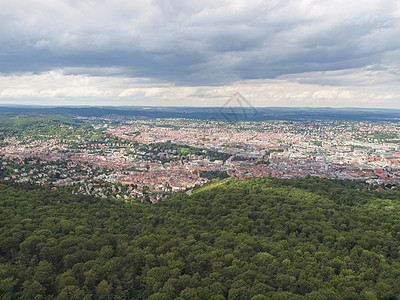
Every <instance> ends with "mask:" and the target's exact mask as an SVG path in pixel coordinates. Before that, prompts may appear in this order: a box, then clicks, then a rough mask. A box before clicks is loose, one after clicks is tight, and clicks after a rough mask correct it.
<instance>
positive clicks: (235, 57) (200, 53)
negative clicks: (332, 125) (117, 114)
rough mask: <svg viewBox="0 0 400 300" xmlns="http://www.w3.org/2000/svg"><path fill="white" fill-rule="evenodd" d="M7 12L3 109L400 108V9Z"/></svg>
mask: <svg viewBox="0 0 400 300" xmlns="http://www.w3.org/2000/svg"><path fill="white" fill-rule="evenodd" d="M0 4H1V10H0V104H42V105H50V104H51V105H157V106H220V105H223V103H225V101H226V100H227V99H229V98H230V97H231V96H232V95H233V94H234V93H235V92H237V91H239V92H240V93H241V94H242V95H243V96H244V97H246V99H247V100H248V101H249V102H250V103H251V104H252V105H253V106H266V107H268V106H322V107H326V106H329V107H349V106H350V107H379V108H384V107H386V108H393V107H395V108H400V1H399V0H358V1H348V0H327V1H325V0H315V1H312V0H264V1H257V0H254V1H253V0H233V1H222V0H202V1H187V0H153V1H150V0H35V1H33V0H18V1H9V0H0Z"/></svg>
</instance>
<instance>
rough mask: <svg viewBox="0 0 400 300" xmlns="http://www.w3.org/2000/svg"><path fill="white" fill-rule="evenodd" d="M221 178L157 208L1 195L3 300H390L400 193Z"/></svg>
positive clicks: (20, 188) (397, 282)
mask: <svg viewBox="0 0 400 300" xmlns="http://www.w3.org/2000/svg"><path fill="white" fill-rule="evenodd" d="M366 188H367V187H366V186H365V185H363V184H361V183H357V182H350V181H339V180H325V179H318V178H312V177H308V178H305V179H291V180H279V179H273V178H253V179H248V180H244V181H239V180H233V179H226V180H225V181H218V180H217V181H214V182H211V183H209V184H207V185H205V186H202V187H198V188H195V189H194V190H192V193H191V195H190V196H189V195H187V194H188V193H185V192H179V193H175V194H172V196H171V197H170V198H169V199H168V200H166V201H164V202H161V203H158V204H155V205H150V204H144V205H140V204H129V203H123V202H117V201H115V200H108V199H96V198H92V197H89V196H82V195H80V196H79V195H78V196H76V195H75V196H74V195H72V194H71V193H70V191H68V187H63V188H58V189H57V190H55V191H52V190H50V188H48V187H34V186H29V185H16V186H11V185H5V184H1V185H0V224H1V226H0V254H1V255H0V297H1V298H2V299H12V298H19V297H21V298H24V299H25V298H29V299H33V298H35V299H43V298H45V299H52V298H56V297H57V299H145V298H147V299H226V298H228V299H253V300H255V299H376V298H381V299H396V298H397V297H398V296H399V295H400V271H399V270H400V257H399V254H400V253H399V249H400V214H399V210H400V202H399V199H400V192H399V191H398V190H391V191H380V192H376V191H368V190H367V189H366Z"/></svg>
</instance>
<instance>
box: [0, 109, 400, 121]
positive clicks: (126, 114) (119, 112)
mask: <svg viewBox="0 0 400 300" xmlns="http://www.w3.org/2000/svg"><path fill="white" fill-rule="evenodd" d="M0 113H14V114H15V113H17V114H19V113H40V114H51V115H55V114H58V115H60V114H61V115H68V116H85V117H105V116H114V117H115V116H118V117H121V118H143V117H144V118H189V119H201V120H210V119H211V120H223V121H231V122H235V121H266V120H292V121H315V120H342V121H343V120H347V121H392V122H398V121H399V120H400V110H396V109H364V108H307V107H301V108H290V107H266V108H260V107H257V108H254V107H229V106H225V107H220V108H218V107H139V106H131V107H111V106H109V107H107V106H104V107H88V106H83V107H76V106H75V107H74V106H71V107H42V106H0Z"/></svg>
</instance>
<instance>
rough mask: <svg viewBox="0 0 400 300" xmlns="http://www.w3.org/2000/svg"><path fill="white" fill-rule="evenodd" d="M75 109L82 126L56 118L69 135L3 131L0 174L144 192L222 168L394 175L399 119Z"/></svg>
mask: <svg viewBox="0 0 400 300" xmlns="http://www.w3.org/2000/svg"><path fill="white" fill-rule="evenodd" d="M77 119H78V120H79V121H80V122H82V123H81V124H84V125H85V126H87V128H89V129H86V132H84V131H82V133H81V134H79V130H78V131H77V128H81V127H79V126H81V125H79V126H78V127H77V128H74V127H68V128H67V126H68V125H63V124H57V123H56V126H59V128H61V129H64V130H70V131H74V135H72V136H69V137H66V136H63V137H60V135H59V132H58V131H57V130H56V131H54V133H53V134H43V135H39V136H35V135H34V136H29V135H25V136H20V137H17V136H13V137H6V138H4V141H3V143H2V147H1V148H0V155H1V157H2V170H3V173H4V175H3V178H4V180H11V181H15V182H31V183H35V184H45V183H51V184H52V185H53V186H54V189H56V188H57V187H58V186H65V185H66V186H73V190H72V193H83V194H91V195H96V196H99V197H107V196H112V197H116V198H122V199H124V200H125V201H133V200H139V201H143V199H144V198H147V200H149V201H151V202H157V201H159V200H164V199H166V198H167V197H168V195H167V194H168V192H174V191H178V190H187V191H188V193H190V189H191V188H193V187H195V186H198V185H202V184H204V183H206V182H209V181H210V180H216V179H218V178H219V179H224V178H228V177H235V178H238V179H245V178H251V177H265V176H267V177H276V178H295V177H306V176H316V177H321V178H332V179H334V178H337V179H349V180H359V181H363V182H365V183H367V184H370V185H373V186H378V187H377V188H386V189H388V188H389V189H390V188H393V187H396V186H398V185H399V184H400V170H399V160H400V146H399V141H400V125H399V124H398V123H394V122H365V121H364V122H354V121H264V122H252V121H241V122H235V123H233V122H227V121H216V120H192V119H184V118H169V119H160V118H156V119H148V118H147V119H131V120H130V119H128V120H119V118H118V117H105V118H102V117H78V118H77ZM89 133H90V137H88V138H87V136H88V135H89ZM102 134H104V136H102ZM11 165H12V166H13V168H14V169H12V170H11V171H10V166H11ZM6 170H9V171H8V172H6Z"/></svg>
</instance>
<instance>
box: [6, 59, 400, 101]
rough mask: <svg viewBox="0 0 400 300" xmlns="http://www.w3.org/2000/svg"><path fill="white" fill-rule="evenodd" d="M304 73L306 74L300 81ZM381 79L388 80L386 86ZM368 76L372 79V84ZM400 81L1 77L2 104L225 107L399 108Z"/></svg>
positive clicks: (389, 74) (355, 73)
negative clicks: (236, 99) (180, 82)
mask: <svg viewBox="0 0 400 300" xmlns="http://www.w3.org/2000/svg"><path fill="white" fill-rule="evenodd" d="M375 69H378V70H375ZM302 75H304V78H302V79H301V80H300V79H299V78H300V77H301V76H302ZM382 77H383V78H384V81H385V80H386V85H384V86H382ZM337 78H339V79H340V80H346V78H349V82H348V84H346V85H336V84H333V85H332V84H329V82H330V81H332V82H335V80H337ZM356 78H358V79H359V80H360V82H361V83H359V82H357V81H356ZM365 78H369V81H368V85H366V80H365ZM373 78H374V79H375V80H374V79H373ZM396 82H397V76H396V73H393V70H392V69H385V68H383V67H382V66H377V67H373V66H371V67H368V68H364V69H354V70H347V71H346V72H339V71H330V72H324V73H320V72H314V73H307V74H295V75H291V76H282V77H280V78H277V79H258V80H243V81H237V82H235V83H233V84H229V85H222V86H199V87H196V86H173V85H170V84H168V83H164V82H156V81H152V80H150V79H147V78H130V77H121V76H119V77H117V76H90V75H72V74H66V73H64V72H63V71H62V70H54V71H51V72H45V73H42V74H22V75H3V76H0V103H15V104H17V103H18V104H41V105H71V104H79V105H82V104H88V105H89V104H96V105H107V104H108V105H158V106H221V105H223V104H224V103H225V101H226V100H227V99H229V98H230V96H232V95H233V94H234V93H235V92H237V91H239V92H240V93H241V94H243V95H244V96H245V97H246V98H247V100H248V101H249V102H250V103H251V104H252V105H253V106H258V107H263V106H264V107H265V106H321V107H326V106H329V107H349V106H351V107H357V106H359V107H381V108H382V107H387V108H400V88H399V87H398V86H395V83H396ZM321 83H323V85H322V84H321Z"/></svg>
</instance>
